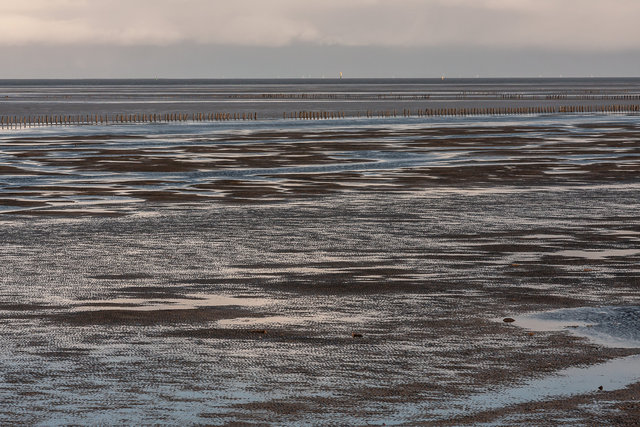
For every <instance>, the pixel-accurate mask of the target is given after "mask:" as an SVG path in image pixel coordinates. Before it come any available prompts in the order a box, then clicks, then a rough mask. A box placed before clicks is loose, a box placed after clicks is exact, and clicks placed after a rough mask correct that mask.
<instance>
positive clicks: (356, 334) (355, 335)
mask: <svg viewBox="0 0 640 427" xmlns="http://www.w3.org/2000/svg"><path fill="white" fill-rule="evenodd" d="M351 336H352V337H353V338H362V334H358V333H356V332H354V333H352V334H351Z"/></svg>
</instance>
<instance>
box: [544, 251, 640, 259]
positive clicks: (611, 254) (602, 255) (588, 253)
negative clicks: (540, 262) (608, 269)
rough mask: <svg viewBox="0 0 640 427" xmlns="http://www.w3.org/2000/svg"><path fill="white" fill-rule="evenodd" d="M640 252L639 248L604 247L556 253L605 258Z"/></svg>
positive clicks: (567, 255) (559, 254) (587, 257)
mask: <svg viewBox="0 0 640 427" xmlns="http://www.w3.org/2000/svg"><path fill="white" fill-rule="evenodd" d="M638 254H640V250H638V249H604V250H584V251H582V250H566V251H559V252H556V253H554V255H558V256H564V257H570V258H586V259H593V260H596V259H605V258H611V257H625V256H633V255H638Z"/></svg>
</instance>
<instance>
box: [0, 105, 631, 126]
mask: <svg viewBox="0 0 640 427" xmlns="http://www.w3.org/2000/svg"><path fill="white" fill-rule="evenodd" d="M638 112H640V105H637V104H636V105H631V104H626V105H566V106H558V107H555V106H540V107H490V108H475V107H474V108H426V109H414V110H411V109H408V108H405V109H403V110H381V111H374V110H368V111H366V112H362V113H360V112H358V113H355V114H351V115H349V117H367V118H387V117H434V116H501V115H529V114H556V113H608V114H611V113H638ZM346 117H347V115H346V114H345V112H344V111H294V112H288V113H287V112H285V113H283V116H282V118H283V119H294V120H332V119H344V118H346ZM231 120H236V121H237V120H258V114H257V113H190V114H187V113H165V114H111V115H98V114H88V115H51V116H50V115H41V116H0V128H16V127H18V128H21V127H38V126H70V125H107V124H124V123H173V122H188V121H189V122H214V121H231Z"/></svg>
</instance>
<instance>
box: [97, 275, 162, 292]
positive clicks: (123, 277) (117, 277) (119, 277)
mask: <svg viewBox="0 0 640 427" xmlns="http://www.w3.org/2000/svg"><path fill="white" fill-rule="evenodd" d="M89 278H90V279H98V280H139V279H151V278H153V276H152V275H150V274H146V273H137V272H131V273H122V274H98V275H95V276H89ZM138 289H140V290H141V292H142V291H143V289H142V288H138V287H130V288H123V290H124V291H125V292H127V291H132V292H133V290H138Z"/></svg>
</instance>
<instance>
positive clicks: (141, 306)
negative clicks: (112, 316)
mask: <svg viewBox="0 0 640 427" xmlns="http://www.w3.org/2000/svg"><path fill="white" fill-rule="evenodd" d="M272 302H273V301H272V300H270V299H267V298H239V297H229V296H225V295H185V298H168V299H153V298H151V299H147V298H114V299H109V300H98V301H88V302H86V303H85V304H81V305H79V306H77V307H76V311H97V310H132V311H154V310H189V309H194V308H199V307H221V306H242V307H257V306H264V305H268V304H269V303H272ZM88 304H90V305H88Z"/></svg>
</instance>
